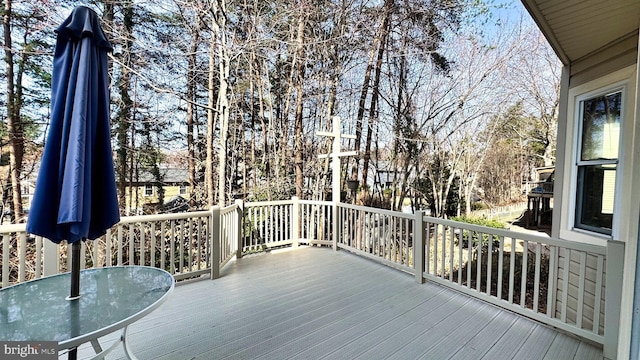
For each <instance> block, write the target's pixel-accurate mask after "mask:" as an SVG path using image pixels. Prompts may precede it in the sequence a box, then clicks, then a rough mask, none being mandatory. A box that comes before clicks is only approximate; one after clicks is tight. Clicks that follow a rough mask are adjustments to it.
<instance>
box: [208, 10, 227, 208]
mask: <svg viewBox="0 0 640 360" xmlns="http://www.w3.org/2000/svg"><path fill="white" fill-rule="evenodd" d="M214 4H216V3H214ZM217 4H219V6H220V7H218V6H217V5H214V8H213V10H214V21H213V24H212V25H213V34H212V36H213V39H216V40H217V41H218V57H219V59H218V82H219V84H218V86H219V89H218V100H217V105H216V111H217V113H218V114H217V115H218V122H219V123H220V142H219V144H218V145H219V147H220V149H219V155H218V203H219V204H220V206H225V205H226V201H227V185H226V180H227V171H226V169H227V148H228V146H227V145H228V144H227V142H228V137H229V99H228V98H227V92H228V89H229V67H230V64H229V61H230V60H229V50H228V49H227V37H226V33H225V27H226V20H227V19H226V2H225V0H221V1H219V3H217Z"/></svg>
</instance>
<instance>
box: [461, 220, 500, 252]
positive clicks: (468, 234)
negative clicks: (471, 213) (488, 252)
mask: <svg viewBox="0 0 640 360" xmlns="http://www.w3.org/2000/svg"><path fill="white" fill-rule="evenodd" d="M451 220H453V221H458V222H463V223H467V224H472V225H478V226H486V227H490V228H494V229H505V228H506V226H505V224H504V223H503V222H501V221H498V220H494V219H487V218H481V217H468V216H456V217H453V218H451ZM461 235H462V243H463V244H465V245H466V244H467V242H468V240H469V239H471V243H472V246H474V247H475V246H478V243H479V242H480V243H481V246H482V247H483V248H488V247H489V237H490V235H489V234H484V233H483V234H482V239H480V232H478V231H469V230H466V229H465V230H463V231H462V234H461ZM491 238H492V239H491V240H492V241H493V244H492V245H493V249H492V250H493V251H497V250H498V245H499V244H500V238H498V236H496V235H493V236H491Z"/></svg>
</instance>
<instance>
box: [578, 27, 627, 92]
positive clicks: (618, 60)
mask: <svg viewBox="0 0 640 360" xmlns="http://www.w3.org/2000/svg"><path fill="white" fill-rule="evenodd" d="M637 53H638V34H634V35H633V36H628V37H627V38H624V39H622V40H620V41H618V42H616V43H614V44H612V45H610V46H608V47H607V48H605V49H602V50H601V51H599V52H597V53H595V54H592V55H591V56H589V57H586V58H583V59H581V60H579V61H575V62H574V63H572V64H571V79H570V87H572V88H573V87H576V86H579V85H582V84H585V83H587V82H589V81H592V80H596V79H598V78H601V77H603V76H606V75H607V74H611V73H612V72H614V71H617V70H620V69H624V68H626V67H628V66H633V65H635V63H636V57H637Z"/></svg>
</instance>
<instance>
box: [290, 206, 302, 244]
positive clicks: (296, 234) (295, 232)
mask: <svg viewBox="0 0 640 360" xmlns="http://www.w3.org/2000/svg"><path fill="white" fill-rule="evenodd" d="M291 201H293V205H292V206H293V208H292V209H291V210H292V211H291V219H292V220H293V224H291V240H292V241H293V245H292V246H293V247H294V248H297V247H298V245H299V243H300V221H301V219H300V198H298V197H297V196H292V197H291Z"/></svg>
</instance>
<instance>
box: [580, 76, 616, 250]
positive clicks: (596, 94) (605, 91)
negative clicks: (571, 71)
mask: <svg viewBox="0 0 640 360" xmlns="http://www.w3.org/2000/svg"><path fill="white" fill-rule="evenodd" d="M627 87H628V81H624V82H622V83H617V84H612V86H607V87H605V88H602V89H597V90H594V91H591V92H588V93H586V94H582V95H579V96H577V97H575V99H574V105H575V106H574V119H573V120H574V121H575V122H574V124H575V125H577V126H574V131H575V133H574V138H573V143H574V151H573V157H572V159H571V162H572V171H571V184H572V189H573V193H571V194H570V195H571V209H572V212H571V214H570V224H571V227H572V228H574V229H575V230H576V231H584V232H586V233H588V234H594V235H595V236H599V237H604V238H606V239H608V240H609V239H612V237H613V231H614V229H615V227H616V226H615V225H616V218H618V217H619V208H620V206H619V204H620V191H619V190H618V189H620V186H621V185H622V184H621V176H620V175H621V170H622V169H620V157H621V156H622V153H623V148H624V147H623V146H624V145H623V140H624V139H623V136H622V134H623V133H622V132H621V133H620V135H619V136H620V138H619V139H618V141H619V143H618V144H619V145H618V154H617V157H616V161H615V165H616V183H615V191H614V199H613V221H612V225H611V231H612V233H611V235H609V234H604V233H600V232H597V231H595V230H589V229H585V228H578V227H576V225H575V224H576V210H577V209H576V207H577V202H578V195H577V192H578V168H579V167H581V166H586V163H587V162H586V161H582V160H581V159H580V155H581V151H582V144H581V142H582V135H583V131H584V129H583V125H584V124H583V121H582V117H583V113H582V107H581V106H580V105H581V103H582V102H583V101H586V100H590V99H593V98H596V97H599V96H606V95H610V94H614V93H621V97H622V108H621V112H620V129H624V128H625V123H624V122H625V115H626V110H625V107H626V102H627V100H628V99H627V93H628V89H627ZM576 123H577V124H576Z"/></svg>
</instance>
